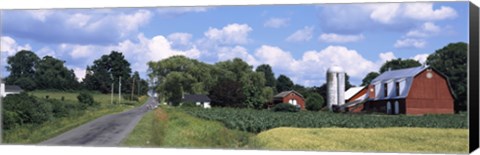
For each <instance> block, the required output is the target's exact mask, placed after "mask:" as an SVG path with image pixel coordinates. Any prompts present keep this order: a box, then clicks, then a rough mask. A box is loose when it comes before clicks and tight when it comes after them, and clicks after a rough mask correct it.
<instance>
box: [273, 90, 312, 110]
mask: <svg viewBox="0 0 480 155" xmlns="http://www.w3.org/2000/svg"><path fill="white" fill-rule="evenodd" d="M273 103H274V104H279V103H289V104H292V105H294V106H297V107H299V108H300V109H302V110H304V109H305V99H304V98H303V96H302V94H300V93H298V92H296V91H294V90H291V91H283V92H281V93H278V94H277V95H275V96H274V97H273Z"/></svg>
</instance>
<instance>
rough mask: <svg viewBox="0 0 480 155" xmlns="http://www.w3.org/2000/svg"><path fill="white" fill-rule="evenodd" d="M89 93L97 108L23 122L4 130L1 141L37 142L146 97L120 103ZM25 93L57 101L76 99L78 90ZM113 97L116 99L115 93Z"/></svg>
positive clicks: (116, 111)
mask: <svg viewBox="0 0 480 155" xmlns="http://www.w3.org/2000/svg"><path fill="white" fill-rule="evenodd" d="M90 93H91V94H92V96H93V98H94V100H95V102H99V103H100V105H99V106H98V107H91V108H87V109H85V110H84V111H78V112H75V113H73V114H71V115H70V116H67V117H61V118H54V119H52V120H49V121H47V122H45V123H42V124H24V125H22V126H18V127H16V128H13V129H11V130H4V131H3V133H2V134H3V135H2V142H3V143H6V144H35V143H39V142H42V141H44V140H47V139H49V138H52V137H54V136H56V135H59V134H61V133H63V132H66V131H68V130H70V129H73V128H75V127H78V126H80V125H82V124H84V123H87V122H89V121H91V120H94V119H96V118H99V117H101V116H104V115H108V114H113V113H118V112H122V111H126V110H129V109H132V108H134V107H137V106H140V105H142V104H143V103H145V102H146V100H147V99H148V97H147V96H142V97H140V98H139V101H122V103H124V104H111V103H110V97H111V96H110V95H107V94H101V93H96V92H90ZM28 94H30V95H33V96H36V97H38V98H45V97H46V96H47V95H48V98H49V99H58V100H61V98H62V97H63V98H64V100H65V101H70V102H78V100H77V96H78V94H79V93H78V92H61V91H43V90H42V91H33V92H29V93H28ZM116 97H117V100H118V95H117V96H116ZM114 99H115V97H114Z"/></svg>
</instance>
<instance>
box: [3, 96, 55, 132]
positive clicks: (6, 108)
mask: <svg viewBox="0 0 480 155" xmlns="http://www.w3.org/2000/svg"><path fill="white" fill-rule="evenodd" d="M2 104H3V112H4V113H5V115H4V116H5V118H4V119H3V122H2V123H3V125H4V126H5V127H8V128H11V127H14V126H16V125H22V124H41V123H43V122H46V121H48V120H50V119H52V117H53V113H52V105H51V104H50V103H49V102H41V101H38V99H37V98H36V97H33V96H29V95H28V94H26V93H20V94H12V95H8V96H6V97H5V98H4V100H3V103H2Z"/></svg>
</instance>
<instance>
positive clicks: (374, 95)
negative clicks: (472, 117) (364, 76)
mask: <svg viewBox="0 0 480 155" xmlns="http://www.w3.org/2000/svg"><path fill="white" fill-rule="evenodd" d="M367 91H368V92H367ZM367 91H365V93H367V94H366V95H367V96H368V101H366V103H365V105H364V108H363V110H364V111H374V112H383V113H387V114H412V115H421V114H452V113H454V98H455V96H454V93H453V90H452V89H451V87H450V83H449V81H448V78H447V77H446V76H445V75H443V74H442V73H440V72H439V71H438V70H436V69H434V68H431V67H427V66H420V67H413V68H406V69H399V70H391V71H386V72H384V73H382V74H380V75H379V76H378V77H377V78H375V79H373V80H372V82H371V84H370V85H369V86H368V88H367Z"/></svg>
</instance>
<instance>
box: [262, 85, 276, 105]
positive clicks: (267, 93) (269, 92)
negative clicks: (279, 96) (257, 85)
mask: <svg viewBox="0 0 480 155" xmlns="http://www.w3.org/2000/svg"><path fill="white" fill-rule="evenodd" d="M262 94H263V99H264V100H263V101H262V103H269V102H272V100H273V96H274V95H275V94H273V88H272V87H263V89H262Z"/></svg>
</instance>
